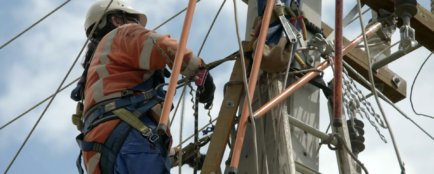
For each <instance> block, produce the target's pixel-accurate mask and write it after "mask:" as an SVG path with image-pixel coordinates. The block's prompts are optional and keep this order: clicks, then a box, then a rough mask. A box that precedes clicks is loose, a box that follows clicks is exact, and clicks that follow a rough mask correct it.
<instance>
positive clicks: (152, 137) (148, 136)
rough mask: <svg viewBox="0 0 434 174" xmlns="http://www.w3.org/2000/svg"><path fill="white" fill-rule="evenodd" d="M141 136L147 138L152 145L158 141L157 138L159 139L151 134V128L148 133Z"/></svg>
mask: <svg viewBox="0 0 434 174" xmlns="http://www.w3.org/2000/svg"><path fill="white" fill-rule="evenodd" d="M142 135H143V136H144V137H146V138H148V140H149V141H150V142H151V143H154V142H155V141H157V140H158V138H160V137H159V136H158V135H157V134H154V133H153V132H152V129H151V128H149V131H148V132H146V133H142Z"/></svg>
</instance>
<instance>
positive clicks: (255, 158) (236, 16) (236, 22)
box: [234, 0, 259, 174]
mask: <svg viewBox="0 0 434 174" xmlns="http://www.w3.org/2000/svg"><path fill="white" fill-rule="evenodd" d="M234 15H235V29H236V32H237V39H238V46H239V47H240V55H241V57H240V59H241V67H242V69H243V70H242V71H243V82H244V90H245V94H246V100H247V106H248V109H249V113H250V114H249V115H250V116H249V117H250V119H251V120H252V121H251V123H252V133H253V149H254V160H255V171H256V172H255V173H256V174H259V165H258V144H257V143H258V141H257V139H256V123H255V121H254V120H255V119H254V118H253V115H254V113H253V109H252V100H251V98H250V91H249V88H248V86H249V85H248V83H247V73H246V71H247V68H246V62H245V60H244V50H243V45H242V44H241V37H240V30H239V27H238V12H237V2H236V0H234ZM252 83H255V82H252ZM239 124H243V123H241V121H240V123H239Z"/></svg>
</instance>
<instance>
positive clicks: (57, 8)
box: [0, 0, 220, 130]
mask: <svg viewBox="0 0 434 174" xmlns="http://www.w3.org/2000/svg"><path fill="white" fill-rule="evenodd" d="M69 1H71V0H68V1H67V2H69ZM199 1H200V0H198V1H197V2H199ZM67 2H65V3H64V4H62V5H61V6H63V5H65V4H66V3H67ZM58 8H60V6H59V7H58ZM58 8H57V9H55V10H58ZM55 10H53V11H52V12H51V13H53V12H54V11H55ZM185 10H187V8H185V9H184V10H182V11H180V12H179V13H178V14H176V15H174V16H172V17H171V18H170V19H168V20H166V21H165V22H163V23H162V24H160V25H159V26H158V27H156V28H154V29H153V30H156V29H158V28H160V27H161V26H163V25H164V24H166V23H167V22H169V21H170V20H172V19H173V18H175V17H176V16H178V15H179V14H181V13H182V12H184V11H185ZM49 15H51V14H49ZM46 17H47V16H45V17H44V18H46ZM41 20H43V19H41ZM38 22H40V21H38ZM36 24H37V23H35V24H34V25H36ZM34 25H32V26H31V27H29V28H28V29H26V30H29V29H30V28H32V27H33V26H34ZM23 33H24V32H22V33H21V34H23ZM21 34H19V35H21ZM16 37H19V36H16ZM14 39H16V38H14ZM12 41H13V40H11V41H9V42H12ZM7 44H9V43H6V44H4V45H3V46H2V47H0V49H1V48H3V47H4V46H6V45H7ZM218 63H220V62H218ZM78 79H80V77H79V78H78ZM181 80H182V79H181ZM76 81H77V80H75V81H73V82H71V84H68V85H67V86H66V87H68V86H70V85H72V83H74V82H76ZM178 82H179V81H178ZM163 85H166V84H163ZM66 87H65V88H66ZM65 88H62V89H61V90H60V91H59V92H61V91H63V90H64V89H65ZM47 100H48V98H47V99H45V100H43V101H42V102H41V103H38V104H36V105H35V106H33V107H32V108H30V109H29V110H28V111H31V110H33V109H35V108H36V107H38V106H39V105H40V104H42V103H44V102H45V101H47ZM27 113H28V112H27V111H26V112H25V113H23V114H22V115H20V116H18V118H20V117H22V116H24V115H25V114H27ZM18 118H15V119H14V120H12V121H11V122H10V123H12V122H14V121H16V119H18ZM10 123H7V124H5V125H4V126H2V127H1V128H0V130H1V129H3V128H4V127H6V126H8V125H9V124H10Z"/></svg>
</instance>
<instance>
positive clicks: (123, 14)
mask: <svg viewBox="0 0 434 174" xmlns="http://www.w3.org/2000/svg"><path fill="white" fill-rule="evenodd" d="M122 19H123V20H124V25H125V24H127V17H126V16H125V12H122Z"/></svg>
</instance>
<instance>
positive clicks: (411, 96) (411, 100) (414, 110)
mask: <svg viewBox="0 0 434 174" xmlns="http://www.w3.org/2000/svg"><path fill="white" fill-rule="evenodd" d="M432 54H433V53H432V52H431V53H430V54H429V56H428V57H427V58H426V59H425V61H423V63H422V65H421V66H420V68H419V71H417V74H416V77H414V80H413V83H412V84H411V90H410V104H411V109H413V112H414V113H415V114H416V115H419V116H425V117H428V118H433V119H434V117H433V116H430V115H426V114H421V113H417V112H416V109H414V105H413V87H414V84H415V83H416V80H417V77H418V76H419V73H420V71H422V68H423V66H424V65H425V63H426V62H427V61H428V59H429V58H431V56H432Z"/></svg>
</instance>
